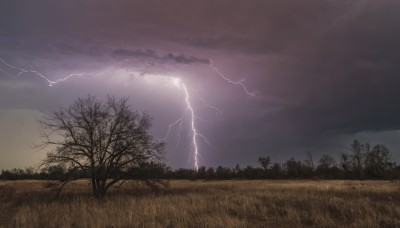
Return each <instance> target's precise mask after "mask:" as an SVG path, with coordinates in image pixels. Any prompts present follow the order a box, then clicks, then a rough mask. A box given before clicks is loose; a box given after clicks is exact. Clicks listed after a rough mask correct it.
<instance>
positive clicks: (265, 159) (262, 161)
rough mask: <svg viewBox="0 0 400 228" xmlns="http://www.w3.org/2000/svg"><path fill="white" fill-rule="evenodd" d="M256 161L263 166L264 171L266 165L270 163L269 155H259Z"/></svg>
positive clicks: (266, 167)
mask: <svg viewBox="0 0 400 228" xmlns="http://www.w3.org/2000/svg"><path fill="white" fill-rule="evenodd" d="M258 162H259V163H260V164H261V166H262V167H263V168H264V171H266V170H267V169H268V166H269V165H270V164H271V158H270V157H259V158H258Z"/></svg>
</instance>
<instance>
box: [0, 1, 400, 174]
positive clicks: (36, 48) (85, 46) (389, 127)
mask: <svg viewBox="0 0 400 228" xmlns="http://www.w3.org/2000/svg"><path fill="white" fill-rule="evenodd" d="M399 8H400V2H399V1H396V0H382V1H375V0H354V1H331V0H309V1H296V0H286V1H274V0H267V1H266V0H220V1H212V0H204V1H194V0H193V1H191V0H189V1H186V0H170V1H168V3H166V1H161V0H152V1H144V0H135V1H128V0H117V1H95V0H86V1H83V0H72V1H53V0H51V1H50V0H40V1H35V3H31V2H27V1H23V0H12V1H11V0H5V1H3V2H2V3H1V7H0V58H2V59H4V60H5V61H7V63H10V64H13V65H14V66H19V67H21V68H25V69H35V70H38V71H40V72H42V73H43V74H45V75H46V76H48V77H49V78H51V79H58V78H61V77H63V76H65V75H68V74H71V73H82V72H84V73H86V74H90V73H102V74H101V75H100V76H98V77H81V78H73V79H72V80H69V81H68V82H66V83H64V84H59V85H57V86H55V87H48V86H47V84H46V83H45V82H44V81H43V80H41V79H40V78H37V77H34V76H33V75H32V74H24V75H23V76H22V77H19V78H18V79H14V78H10V77H8V75H7V74H11V75H15V74H17V73H18V72H17V71H16V70H15V69H12V68H10V67H7V66H6V65H4V64H1V63H0V69H1V70H2V71H3V72H2V71H0V110H1V111H0V113H2V112H3V113H6V114H7V118H5V117H4V118H3V116H2V117H0V118H1V119H2V121H0V122H3V123H2V126H1V127H2V132H3V134H4V136H3V137H0V156H1V158H2V159H1V161H0V168H2V167H6V168H10V167H14V166H27V165H29V164H30V163H29V162H28V159H26V160H24V159H23V154H24V153H32V152H29V150H28V149H27V147H21V148H15V146H14V145H15V142H14V141H10V140H8V138H10V137H11V135H13V137H12V138H15V137H18V135H21V133H23V137H21V140H24V142H23V143H22V144H24V145H25V144H27V141H29V139H31V140H32V141H35V140H37V135H36V134H34V133H32V132H34V131H35V130H32V126H33V125H32V124H27V125H22V126H21V125H14V124H12V123H17V122H19V121H20V119H21V118H23V119H24V120H25V121H28V120H29V121H31V122H32V121H34V120H35V119H37V118H40V117H38V116H40V115H39V114H38V113H47V112H49V111H51V110H54V109H56V108H57V107H58V106H66V105H68V104H70V103H71V102H72V101H73V100H74V99H76V97H77V96H85V95H87V94H88V93H91V94H94V95H98V96H106V95H107V94H115V95H117V96H129V97H130V98H131V102H132V106H133V107H135V108H137V109H139V110H148V111H149V112H150V114H151V115H153V116H154V118H155V119H154V134H155V135H157V136H159V137H162V136H163V135H164V134H165V132H166V130H167V129H168V124H169V123H171V122H173V121H175V120H176V119H177V118H179V117H180V116H181V113H182V110H184V108H185V107H184V104H183V103H182V99H183V98H182V93H181V92H182V91H177V90H176V89H174V88H164V87H163V85H161V84H162V83H161V84H157V83H156V84H151V85H150V84H146V83H148V82H144V81H143V80H142V78H143V76H144V75H169V76H174V77H179V78H181V79H182V80H183V81H185V83H186V84H187V85H188V86H189V87H190V88H191V91H192V94H193V98H192V99H193V103H194V104H195V107H196V110H197V112H198V115H199V117H201V119H199V120H198V126H199V128H200V130H201V131H202V133H203V134H204V135H207V136H208V138H209V140H210V143H211V144H212V146H208V145H206V144H205V143H202V144H201V147H200V150H201V153H202V157H201V162H200V163H201V164H202V165H206V166H211V165H235V164H236V163H239V164H243V165H246V164H253V163H254V162H255V161H256V159H257V157H258V156H271V158H272V159H273V160H276V161H281V160H282V159H285V158H289V157H291V156H294V157H297V158H299V159H302V158H303V157H304V155H305V152H306V151H308V150H310V151H311V152H312V153H313V154H315V156H316V157H318V155H321V154H324V153H325V154H326V153H329V154H332V155H333V156H337V155H338V154H339V153H341V152H346V151H347V149H348V147H347V145H348V144H349V143H350V142H351V141H352V139H355V138H359V139H361V140H362V141H363V140H364V141H370V142H371V143H385V144H387V145H388V147H389V149H391V151H392V153H393V155H394V157H395V158H397V159H399V158H400V157H399V156H398V155H397V154H398V153H397V151H398V149H399V147H400V143H398V142H397V141H398V140H397V141H396V140H394V139H396V138H399V137H400V134H399V131H398V130H399V129H400V118H399V116H400V108H399V105H398V100H399V96H400V94H399V93H400V92H399V91H400V90H399V87H400V86H399V85H400V77H399V73H400V68H399V66H398V62H399V60H400V54H399V53H400V43H399V42H398V41H399V40H400V24H399V21H400V14H398V9H399ZM211 61H212V63H213V64H214V65H215V66H217V67H218V69H219V70H220V71H221V72H223V73H224V75H226V76H228V77H229V78H230V79H232V80H233V81H240V80H242V79H245V80H244V82H243V83H244V84H245V85H246V87H247V88H248V89H249V90H250V91H254V92H256V94H257V95H256V96H255V97H249V96H248V95H246V94H245V93H244V92H243V90H242V88H241V87H240V86H237V85H234V84H230V83H227V82H226V81H224V80H222V78H221V77H219V75H218V74H217V73H216V72H215V71H214V70H213V69H212V68H211V67H210V66H209V65H210V63H211ZM203 101H207V103H208V104H211V105H213V106H216V107H218V108H220V109H221V111H222V117H221V118H217V117H216V115H215V110H214V109H210V108H209V107H207V106H206V105H205V104H204V102H203ZM10 113H19V114H18V115H14V114H10ZM33 113H34V114H33ZM6 114H5V115H6ZM13 116H14V119H13ZM5 119H7V121H6V120H5ZM28 128H29V129H28ZM4 132H11V133H4ZM12 132H14V133H12ZM189 133H190V132H188V131H185V134H189ZM5 135H7V137H6V136H5ZM0 136H1V135H0ZM185 137H186V136H185V135H184V136H183V141H184V142H183V145H182V146H181V147H180V148H178V149H175V148H174V139H173V138H172V139H170V140H169V141H168V143H169V145H170V146H169V148H168V151H167V160H168V163H169V164H170V165H171V166H173V167H186V166H189V167H191V162H192V161H190V155H189V152H188V151H190V141H189V139H188V138H185ZM11 144H12V145H11ZM24 148H25V149H26V151H22V150H25V149H24ZM16 150H20V151H16ZM13 154H16V155H13ZM14 156H16V157H18V158H19V157H22V158H21V159H19V160H18V161H20V162H18V161H16V159H11V157H14ZM40 156H42V155H40V152H39V153H38V154H37V158H38V159H39V158H40Z"/></svg>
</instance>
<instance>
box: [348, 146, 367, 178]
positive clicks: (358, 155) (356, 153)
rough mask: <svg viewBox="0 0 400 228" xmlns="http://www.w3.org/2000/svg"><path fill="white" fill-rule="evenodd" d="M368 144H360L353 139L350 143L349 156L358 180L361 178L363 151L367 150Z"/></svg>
mask: <svg viewBox="0 0 400 228" xmlns="http://www.w3.org/2000/svg"><path fill="white" fill-rule="evenodd" d="M369 149H370V148H369V144H365V145H363V144H361V143H360V142H359V141H358V140H354V141H353V144H351V153H352V154H351V158H352V161H353V166H354V168H355V170H356V171H357V173H358V177H359V178H360V180H361V179H362V178H363V175H364V174H363V163H364V159H365V151H369Z"/></svg>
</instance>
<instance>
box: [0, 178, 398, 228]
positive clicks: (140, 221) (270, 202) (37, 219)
mask: <svg viewBox="0 0 400 228" xmlns="http://www.w3.org/2000/svg"><path fill="white" fill-rule="evenodd" d="M47 185H48V183H47V182H46V181H4V182H0V226H1V227H301V226H313V227H348V226H352V227H399V226H400V185H399V184H398V183H396V182H390V181H269V180H268V181H239V180H238V181H170V182H169V185H170V187H169V188H166V189H162V190H160V191H158V192H152V191H149V190H148V189H147V188H146V187H144V186H142V185H140V184H138V183H135V182H129V183H126V185H124V187H123V188H121V189H118V190H115V191H113V192H111V193H110V194H109V195H108V196H107V198H106V199H104V200H102V201H98V200H96V199H94V198H93V197H92V196H91V192H90V188H89V185H88V184H87V182H86V181H83V180H82V181H77V182H74V183H71V184H69V185H68V186H67V187H66V188H65V189H64V190H63V192H62V194H61V195H60V196H58V197H56V195H55V193H54V192H52V191H50V190H49V189H48V188H46V186H47Z"/></svg>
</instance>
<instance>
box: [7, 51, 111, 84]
mask: <svg viewBox="0 0 400 228" xmlns="http://www.w3.org/2000/svg"><path fill="white" fill-rule="evenodd" d="M0 61H1V62H2V63H3V64H4V65H6V66H8V67H9V68H13V69H16V70H17V71H18V74H17V75H15V76H13V75H11V74H9V73H7V72H6V71H5V70H3V69H0V71H2V72H3V73H5V74H6V75H8V76H9V77H11V78H14V79H17V78H19V77H21V75H23V74H28V73H32V74H33V75H35V76H37V77H39V78H42V79H43V80H45V81H46V82H47V83H48V86H53V85H55V84H57V83H60V82H65V81H66V80H68V79H70V78H72V77H82V76H87V77H90V76H98V75H101V74H104V73H105V72H102V73H75V74H69V75H67V76H65V77H64V78H60V79H57V80H55V81H52V80H50V79H49V78H48V77H46V76H44V75H43V74H42V73H40V72H39V71H37V70H27V69H24V68H19V67H16V66H13V65H10V64H8V63H7V62H6V61H4V59H2V58H0Z"/></svg>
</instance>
